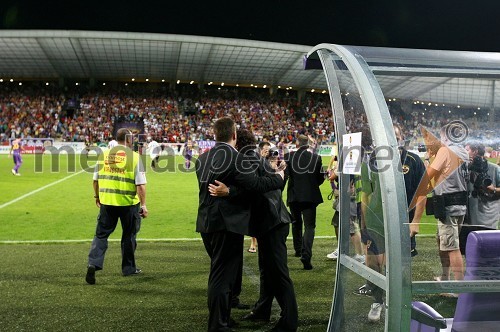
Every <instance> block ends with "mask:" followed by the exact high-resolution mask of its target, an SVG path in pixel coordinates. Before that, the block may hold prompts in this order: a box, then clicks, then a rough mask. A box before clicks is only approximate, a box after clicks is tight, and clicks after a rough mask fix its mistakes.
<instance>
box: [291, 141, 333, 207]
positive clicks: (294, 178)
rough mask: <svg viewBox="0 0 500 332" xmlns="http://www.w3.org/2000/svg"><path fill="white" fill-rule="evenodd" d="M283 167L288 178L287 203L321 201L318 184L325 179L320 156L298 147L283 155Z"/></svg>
mask: <svg viewBox="0 0 500 332" xmlns="http://www.w3.org/2000/svg"><path fill="white" fill-rule="evenodd" d="M285 161H286V163H287V167H286V169H285V174H286V178H285V179H287V180H288V190H287V200H286V201H287V203H288V204H290V203H299V202H301V203H314V204H316V205H318V204H320V203H323V197H322V195H321V191H320V190H319V186H320V185H321V184H322V183H323V181H324V180H325V173H324V172H323V171H322V169H321V167H322V161H321V156H319V155H318V154H315V153H312V152H310V151H308V150H307V147H300V148H299V149H298V150H297V151H293V152H290V153H287V154H286V155H285Z"/></svg>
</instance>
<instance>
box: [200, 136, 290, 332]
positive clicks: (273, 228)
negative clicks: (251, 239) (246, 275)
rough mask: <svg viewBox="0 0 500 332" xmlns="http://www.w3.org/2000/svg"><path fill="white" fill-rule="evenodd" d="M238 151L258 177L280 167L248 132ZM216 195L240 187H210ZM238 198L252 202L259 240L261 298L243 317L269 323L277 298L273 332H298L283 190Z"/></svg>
mask: <svg viewBox="0 0 500 332" xmlns="http://www.w3.org/2000/svg"><path fill="white" fill-rule="evenodd" d="M237 133H238V141H237V144H236V147H237V148H238V151H240V152H241V153H243V154H245V156H247V157H248V160H249V161H251V162H252V164H253V165H256V166H257V169H256V172H257V174H258V175H259V176H265V175H266V174H267V172H269V171H270V170H271V169H276V168H278V160H279V157H278V156H277V155H276V156H270V157H269V159H266V158H263V157H262V155H259V154H257V152H256V151H255V143H256V140H255V137H254V135H253V134H252V133H251V132H250V131H248V130H246V129H239V130H238V132H237ZM209 190H210V193H211V195H213V196H227V194H228V193H229V192H230V191H234V190H238V188H234V187H231V188H229V187H227V186H226V185H225V184H224V183H220V184H219V185H217V186H215V185H210V186H209ZM240 193H241V194H240V196H239V197H238V199H241V200H245V201H251V202H252V210H251V224H250V226H251V229H250V231H251V235H255V236H256V237H257V239H258V241H259V244H260V249H259V272H260V292H259V299H258V300H257V302H256V303H255V305H254V307H253V308H252V311H251V312H250V313H249V314H248V315H246V316H244V317H243V319H244V320H250V321H269V319H270V317H271V309H272V303H273V299H274V298H276V300H277V301H278V304H279V306H280V308H281V313H280V319H279V321H278V322H277V323H276V325H275V327H274V329H273V331H283V332H284V331H288V332H290V331H296V330H297V325H298V309H297V300H296V298H295V291H294V287H293V282H292V280H291V278H290V275H289V270H288V264H287V247H286V238H287V236H288V233H289V231H290V226H289V224H290V222H291V217H290V214H289V213H288V210H287V209H286V206H285V203H284V202H283V199H282V190H281V189H278V190H272V191H269V192H267V193H265V194H261V195H256V194H255V193H252V192H249V191H244V190H243V191H240Z"/></svg>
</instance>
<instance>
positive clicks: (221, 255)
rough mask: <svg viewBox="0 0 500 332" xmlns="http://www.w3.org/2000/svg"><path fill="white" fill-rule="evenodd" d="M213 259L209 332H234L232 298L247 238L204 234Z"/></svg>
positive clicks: (209, 281)
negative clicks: (231, 323)
mask: <svg viewBox="0 0 500 332" xmlns="http://www.w3.org/2000/svg"><path fill="white" fill-rule="evenodd" d="M201 237H202V239H203V244H204V245H205V249H206V251H207V254H208V256H210V261H211V262H210V275H209V277H208V311H209V319H208V331H209V332H212V331H230V328H229V318H230V316H231V297H232V292H233V289H234V284H235V282H236V279H237V276H238V270H241V266H240V262H242V261H243V235H240V234H236V233H231V232H226V231H220V232H214V233H201Z"/></svg>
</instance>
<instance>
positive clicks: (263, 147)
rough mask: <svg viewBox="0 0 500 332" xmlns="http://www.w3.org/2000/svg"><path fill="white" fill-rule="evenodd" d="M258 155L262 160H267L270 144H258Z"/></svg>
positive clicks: (263, 142) (264, 142)
mask: <svg viewBox="0 0 500 332" xmlns="http://www.w3.org/2000/svg"><path fill="white" fill-rule="evenodd" d="M258 147H259V153H260V156H261V157H262V158H267V156H269V150H270V149H271V143H269V142H268V141H262V142H260V143H259V146H258Z"/></svg>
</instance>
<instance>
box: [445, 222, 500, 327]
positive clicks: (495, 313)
mask: <svg viewBox="0 0 500 332" xmlns="http://www.w3.org/2000/svg"><path fill="white" fill-rule="evenodd" d="M466 257H467V268H466V271H465V277H464V280H500V231H480V232H471V233H470V234H469V236H468V237H467V248H466ZM452 331H456V332H459V331H460V332H461V331H481V332H486V331H500V292H495V293H463V294H460V296H459V297H458V301H457V308H456V309H455V317H454V319H453V326H452Z"/></svg>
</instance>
